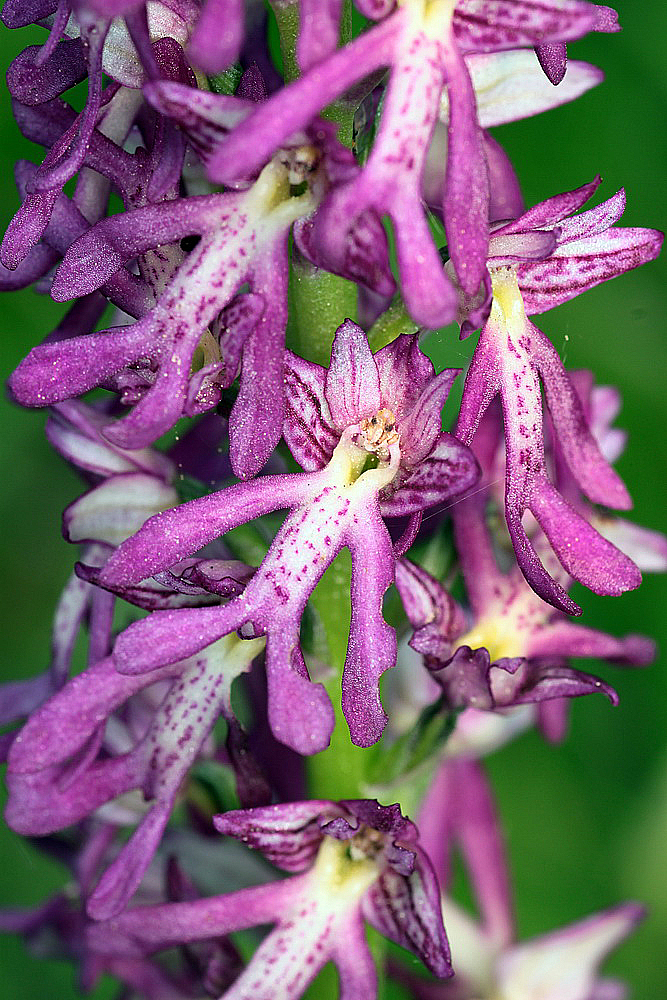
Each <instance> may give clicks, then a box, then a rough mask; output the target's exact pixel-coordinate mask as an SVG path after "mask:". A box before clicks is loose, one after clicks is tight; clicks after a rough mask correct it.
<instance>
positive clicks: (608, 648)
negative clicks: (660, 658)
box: [526, 622, 655, 666]
mask: <svg viewBox="0 0 667 1000" xmlns="http://www.w3.org/2000/svg"><path fill="white" fill-rule="evenodd" d="M526 655H527V656H530V657H535V656H567V657H583V656H592V657H596V658H597V659H600V660H611V661H612V662H616V663H627V664H631V665H633V666H646V665H647V664H649V663H651V662H652V661H653V659H654V657H655V643H654V642H652V641H651V639H646V638H644V637H643V636H641V635H629V636H626V637H625V638H624V639H616V638H615V637H614V636H611V635H606V634H605V633H604V632H599V631H597V629H592V628H585V627H584V626H582V625H573V624H571V623H570V622H557V623H553V624H551V625H549V626H546V627H545V628H544V630H543V631H541V632H537V633H536V634H534V635H533V636H532V637H531V638H530V639H529V640H528V645H527V649H526Z"/></svg>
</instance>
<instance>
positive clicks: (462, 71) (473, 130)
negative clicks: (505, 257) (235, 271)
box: [443, 43, 489, 295]
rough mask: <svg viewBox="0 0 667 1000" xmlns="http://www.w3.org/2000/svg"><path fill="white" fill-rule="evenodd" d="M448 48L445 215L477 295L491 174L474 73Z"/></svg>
mask: <svg viewBox="0 0 667 1000" xmlns="http://www.w3.org/2000/svg"><path fill="white" fill-rule="evenodd" d="M445 52H446V57H447V58H446V71H447V93H448V95H449V125H448V153H447V170H446V175H445V192H444V201H443V214H444V218H445V230H446V233H447V248H448V251H449V255H450V257H451V260H452V264H453V265H454V270H455V271H456V274H457V277H458V278H459V281H460V282H461V286H462V288H463V290H464V292H467V293H468V294H469V295H472V294H473V293H474V292H476V291H477V289H478V288H479V285H480V282H481V280H482V277H483V275H484V273H485V271H486V257H487V249H488V245H489V178H488V172H487V166H486V157H485V155H484V145H483V141H482V140H483V133H482V130H481V129H480V127H479V125H478V123H477V106H476V102H475V92H474V90H473V86H472V81H471V79H470V75H469V73H468V70H467V68H466V65H465V62H464V60H463V57H462V56H461V55H460V53H459V51H458V49H457V47H456V44H453V43H452V44H450V45H448V46H446V47H445Z"/></svg>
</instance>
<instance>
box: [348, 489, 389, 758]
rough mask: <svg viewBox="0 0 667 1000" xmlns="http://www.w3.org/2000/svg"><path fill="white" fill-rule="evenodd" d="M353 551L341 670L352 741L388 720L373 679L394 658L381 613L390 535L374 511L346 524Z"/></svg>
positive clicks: (375, 735) (368, 738)
mask: <svg viewBox="0 0 667 1000" xmlns="http://www.w3.org/2000/svg"><path fill="white" fill-rule="evenodd" d="M346 542H347V544H348V545H349V548H350V551H351V553H352V621H351V625H350V638H349V642H348V647H347V657H346V660H345V669H344V671H343V713H344V714H345V718H346V719H347V723H348V725H349V727H350V736H351V737H352V742H353V743H354V744H355V745H356V746H362V747H368V746H372V745H373V744H374V743H376V742H377V741H378V740H379V738H380V736H381V735H382V731H383V729H384V727H385V725H386V723H387V716H386V714H385V712H384V710H383V708H382V705H381V703H380V692H379V690H378V682H379V679H380V677H381V676H382V674H383V673H384V672H385V670H388V669H390V668H391V667H393V666H394V665H395V663H396V634H395V632H394V630H393V629H392V628H390V627H389V626H388V625H387V623H386V622H385V620H384V618H383V615H382V600H383V597H384V594H385V592H386V590H387V588H388V587H389V586H390V585H391V583H393V579H394V556H393V552H392V547H391V539H390V538H389V534H388V532H387V529H386V527H385V526H384V523H383V522H382V519H381V518H380V517H379V514H378V513H377V511H375V512H373V511H372V510H370V509H367V510H366V511H365V516H364V521H363V524H359V525H355V527H354V528H353V529H351V530H350V529H348V535H347V537H346Z"/></svg>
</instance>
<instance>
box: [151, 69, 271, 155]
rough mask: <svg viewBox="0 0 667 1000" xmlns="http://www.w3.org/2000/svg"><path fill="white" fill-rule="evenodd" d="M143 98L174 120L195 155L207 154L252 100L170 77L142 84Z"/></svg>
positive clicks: (251, 106) (242, 116)
mask: <svg viewBox="0 0 667 1000" xmlns="http://www.w3.org/2000/svg"><path fill="white" fill-rule="evenodd" d="M143 91H144V95H145V97H146V100H147V101H148V102H149V104H151V105H152V106H153V107H154V108H155V110H156V111H159V112H160V114H161V115H167V116H168V117H169V118H172V119H174V121H176V122H178V124H179V125H180V126H181V128H182V129H183V130H184V131H185V132H186V133H187V136H188V138H189V139H190V142H191V143H192V145H193V146H194V148H195V149H196V151H197V153H198V154H199V156H200V157H201V158H202V159H203V160H204V161H205V162H206V160H207V158H208V156H209V155H210V154H211V152H212V151H214V150H215V149H216V147H217V146H218V145H219V144H220V143H221V142H222V141H223V140H224V139H225V137H226V136H227V135H228V134H229V132H230V131H231V130H232V129H233V128H234V127H235V126H236V125H238V124H240V123H241V122H242V121H244V120H245V119H246V118H247V117H248V115H249V114H250V113H251V112H252V111H253V110H254V107H255V102H254V101H244V100H242V99H241V98H240V97H228V96H226V95H224V94H212V93H211V92H210V91H206V90H196V89H194V88H193V87H188V86H185V85H184V84H182V83H174V82H172V81H171V80H157V81H155V82H153V83H149V84H146V85H145V86H144V88H143Z"/></svg>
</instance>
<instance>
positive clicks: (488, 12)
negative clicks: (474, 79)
mask: <svg viewBox="0 0 667 1000" xmlns="http://www.w3.org/2000/svg"><path fill="white" fill-rule="evenodd" d="M453 26H454V33H455V36H456V39H457V41H458V44H459V46H460V47H461V48H462V49H463V51H471V52H491V51H493V50H495V49H516V48H520V47H524V46H533V45H541V44H544V43H545V42H556V41H562V42H567V41H573V40H574V39H575V38H581V36H582V35H585V34H586V32H588V31H594V30H596V29H597V30H600V29H599V28H598V8H597V7H596V6H595V5H594V4H592V3H587V2H586V0H484V3H483V4H482V5H480V3H479V0H457V4H456V10H455V13H454V19H453Z"/></svg>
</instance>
